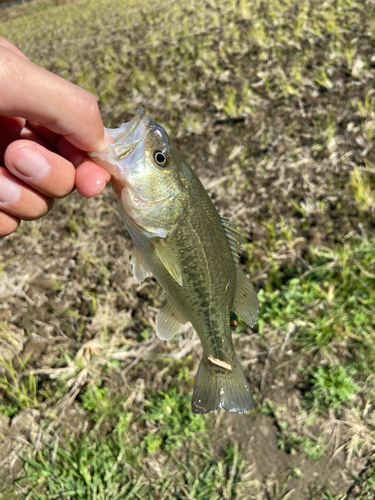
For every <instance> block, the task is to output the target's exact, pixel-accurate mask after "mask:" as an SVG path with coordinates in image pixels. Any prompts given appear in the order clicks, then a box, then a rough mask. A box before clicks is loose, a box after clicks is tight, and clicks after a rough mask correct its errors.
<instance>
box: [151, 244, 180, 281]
mask: <svg viewBox="0 0 375 500" xmlns="http://www.w3.org/2000/svg"><path fill="white" fill-rule="evenodd" d="M154 246H155V251H156V253H157V254H158V257H159V259H160V260H161V261H162V263H163V264H164V267H165V268H166V269H167V271H168V272H169V274H171V275H172V276H173V278H174V279H175V280H176V281H177V283H178V284H179V285H181V286H182V275H181V269H180V266H179V264H178V262H177V259H176V257H175V256H174V254H173V252H172V250H171V249H170V248H169V247H168V245H167V243H165V241H164V239H160V240H159V241H158V243H155V245H154Z"/></svg>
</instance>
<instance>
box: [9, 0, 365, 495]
mask: <svg viewBox="0 0 375 500" xmlns="http://www.w3.org/2000/svg"><path fill="white" fill-rule="evenodd" d="M373 13H374V10H373V6H372V4H371V2H370V1H361V2H360V1H359V0H339V1H333V0H327V1H325V2H323V3H322V2H320V1H318V0H303V1H293V0H290V1H279V0H272V1H269V2H260V1H258V0H252V1H245V0H240V1H239V2H238V1H233V0H225V1H223V2H220V3H219V4H218V3H217V2H216V3H214V2H211V1H210V0H205V1H203V2H200V3H199V4H198V3H191V2H186V1H182V2H179V3H176V2H167V4H160V6H156V5H155V4H154V3H152V2H149V1H148V0H142V1H141V2H134V1H133V0H127V1H126V3H125V2H124V1H123V0H112V1H111V2H109V1H108V0H95V1H93V0H77V1H75V2H67V1H65V0H55V1H54V2H45V1H44V0H33V1H31V2H28V3H25V4H22V5H17V6H14V7H11V8H8V9H2V10H0V34H1V35H2V36H5V37H6V38H8V39H9V40H11V41H12V42H13V43H15V44H16V45H17V46H19V47H20V49H21V50H24V51H25V53H26V54H27V55H28V57H30V59H31V60H33V61H34V62H36V63H38V64H40V65H42V66H44V67H45V68H47V69H49V70H50V71H53V72H55V73H57V74H59V75H61V76H63V77H64V78H67V79H69V80H70V81H72V82H75V83H77V84H79V85H81V86H83V87H84V88H86V89H88V90H89V91H91V92H92V93H93V94H94V95H95V96H96V97H97V99H98V102H99V106H100V109H101V112H102V116H103V120H104V122H105V124H106V125H107V126H118V125H119V123H121V122H122V121H126V120H128V119H129V118H130V117H131V116H132V115H133V114H134V111H135V109H136V108H137V106H138V105H140V104H142V105H144V106H145V108H146V109H147V112H148V114H149V115H150V116H151V117H152V118H154V119H155V120H157V121H158V122H160V123H161V124H162V125H163V126H165V127H166V128H167V130H168V131H170V132H171V135H172V136H173V137H174V138H175V140H176V144H177V146H178V148H179V149H180V150H181V151H182V152H183V153H184V155H185V156H186V158H187V160H188V161H189V162H190V163H191V164H192V165H193V166H194V168H195V169H196V171H197V173H198V175H199V176H200V177H201V179H202V181H203V183H204V185H205V186H206V187H207V189H208V191H209V193H210V195H211V196H212V198H213V200H214V203H215V204H216V206H217V208H218V209H219V211H220V213H222V214H223V215H226V216H230V215H233V216H234V218H235V220H236V222H237V223H238V224H239V225H240V226H241V228H242V230H243V232H244V234H245V236H246V242H245V246H244V250H243V252H242V253H241V256H240V263H241V265H243V266H244V269H245V270H246V271H247V270H250V271H251V275H252V278H253V280H254V285H255V287H256V289H257V292H258V296H259V299H260V313H259V320H258V323H257V325H256V326H255V328H254V330H250V329H248V328H247V327H246V325H244V324H243V323H242V322H241V321H238V325H237V327H236V328H235V329H234V335H233V339H234V343H235V346H236V350H237V352H238V353H239V355H240V357H241V359H242V361H243V364H244V367H245V372H246V376H247V377H248V379H249V381H250V383H251V386H252V388H253V390H254V397H255V400H256V406H255V409H254V410H253V411H252V412H250V413H249V414H248V415H243V416H241V415H230V414H225V413H223V412H218V413H216V414H210V415H208V416H204V417H202V416H194V415H192V413H191V412H190V394H191V391H192V386H193V382H194V377H195V374H196V368H197V365H198V361H199V358H200V350H199V349H200V348H199V342H198V341H197V338H196V337H195V336H194V335H193V333H192V331H191V330H188V329H187V330H186V331H184V332H183V334H182V335H181V336H180V337H179V338H178V339H177V338H176V339H173V341H172V342H169V343H162V342H160V341H158V340H157V339H156V338H155V334H154V330H155V317H156V311H157V309H158V308H159V307H160V303H161V290H160V287H159V286H158V285H157V284H156V283H155V282H154V281H153V280H148V281H147V282H146V283H144V284H142V285H141V286H138V285H137V284H136V283H135V282H134V280H133V279H132V277H131V274H130V269H129V255H130V252H131V251H132V244H131V242H130V239H129V237H128V235H127V234H126V231H125V230H124V226H123V224H122V222H121V220H119V218H118V216H117V210H116V207H115V203H114V202H113V199H112V198H111V196H110V195H108V194H106V195H103V196H102V197H100V198H97V199H93V200H82V199H81V198H79V196H77V194H72V195H71V196H70V197H69V198H67V199H64V200H60V201H59V203H57V204H56V205H57V206H56V208H55V209H54V211H53V212H52V213H51V214H50V215H49V216H47V217H45V218H43V219H42V220H40V221H35V222H32V223H27V224H22V225H21V228H20V230H19V231H18V232H17V233H16V234H15V235H13V236H12V237H10V238H7V239H5V240H2V241H1V242H0V245H1V252H0V273H1V280H0V297H1V309H0V321H1V323H0V359H1V361H0V387H1V389H0V390H1V393H0V419H1V420H0V429H1V426H2V425H5V426H6V427H5V429H6V431H5V432H4V431H3V430H1V431H0V439H3V440H4V441H3V442H4V445H3V442H2V443H1V446H0V463H1V464H2V465H1V467H2V466H3V465H4V472H0V477H1V479H3V477H2V475H3V476H4V481H3V482H4V485H3V486H1V487H0V491H1V489H2V491H1V493H0V497H1V495H2V496H3V497H4V498H12V499H13V498H25V499H26V498H30V499H31V498H35V499H36V498H40V499H42V498H45V499H52V498H63V497H64V496H65V497H67V498H77V499H78V498H92V499H93V498H97V499H99V498H160V499H163V500H164V499H169V498H170V499H172V498H173V499H182V498H183V499H185V498H186V499H192V498H197V499H198V498H202V499H209V500H213V499H219V498H220V499H221V498H224V499H232V498H233V499H234V498H236V499H238V498H244V499H248V498H250V499H257V500H258V499H259V500H263V499H264V500H269V499H271V498H272V499H287V498H289V499H291V498H298V500H305V499H306V500H310V499H321V498H326V499H339V498H340V500H343V499H344V498H345V500H349V499H350V498H372V497H373V493H374V478H375V475H374V463H373V462H374V460H373V450H374V445H375V443H374V435H375V434H374V431H375V429H374V426H375V424H374V422H375V420H374V419H375V417H374V405H373V401H374V398H375V385H374V376H373V373H374V369H375V355H374V352H375V341H374V334H373V332H374V327H375V310H374V305H373V304H374V299H375V286H374V282H375V281H374V280H375V241H374V239H373V237H372V234H373V228H374V205H375V201H374V200H375V198H374V168H373V165H374V163H375V156H374V151H375V150H374V149H373V140H374V130H375V129H374V120H375V117H374V103H375V97H374V92H373V89H372V88H373V79H374V68H373V62H372V57H373V53H372V52H373V51H372V47H373V43H374V39H375V24H374V22H373V18H374V16H373V15H372V14H373ZM224 20H225V22H224ZM233 319H235V318H234V317H233ZM30 409H31V410H37V413H35V414H39V417H38V418H37V420H38V422H37V424H38V426H39V428H38V432H36V433H35V435H36V436H37V438H36V440H35V439H34V438H31V437H30V436H28V435H25V434H22V433H19V434H17V435H14V431H13V427H12V426H10V427H7V425H8V424H9V423H10V422H11V421H12V420H11V419H13V418H14V417H17V418H18V421H20V420H21V421H22V418H23V416H24V415H28V413H27V412H29V411H30ZM33 418H34V417H33ZM35 418H36V417H35ZM2 436H3V437H2ZM33 436H34V434H33ZM38 436H39V437H38ZM10 443H13V444H14V443H16V445H14V446H16V449H15V450H16V451H14V452H12V451H11V449H12V446H13V444H12V446H10V448H7V446H8V445H10ZM2 449H4V450H8V451H7V455H6V456H5V455H4V456H3V455H2V453H3V452H2ZM9 450H10V451H9ZM17 454H18V455H19V456H21V457H22V464H21V463H20V462H19V461H17ZM16 463H17V464H18V468H19V469H18V472H17V470H16V471H15V472H14V474H13V475H11V472H12V471H13V468H12V467H16V466H15V464H16ZM5 467H7V468H5ZM8 472H9V474H8ZM15 477H16V478H18V479H16V481H15V482H14V481H13V479H14V478H15ZM20 478H22V480H21V479H20ZM314 478H315V479H314ZM0 483H1V481H0ZM361 495H362V496H361ZM366 495H367V496H366Z"/></svg>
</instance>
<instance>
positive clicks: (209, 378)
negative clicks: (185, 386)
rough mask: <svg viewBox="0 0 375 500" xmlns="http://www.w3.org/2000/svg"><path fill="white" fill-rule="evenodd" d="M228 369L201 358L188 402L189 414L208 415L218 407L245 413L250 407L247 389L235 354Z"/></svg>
mask: <svg viewBox="0 0 375 500" xmlns="http://www.w3.org/2000/svg"><path fill="white" fill-rule="evenodd" d="M224 364H226V363H224ZM231 368H232V369H231V370H229V369H226V368H222V367H220V366H218V365H217V364H214V363H212V362H211V361H210V360H209V359H208V358H207V357H203V358H202V359H201V362H200V364H199V368H198V373H197V378H196V380H195V386H194V392H193V398H192V402H191V408H192V411H193V413H208V412H209V411H212V410H217V409H218V408H224V409H225V410H229V411H231V412H237V413H246V412H247V411H248V410H250V409H251V408H252V407H253V405H254V402H253V397H252V394H251V390H250V387H249V384H248V382H247V380H246V378H245V375H244V372H243V370H242V366H241V363H240V361H239V359H238V358H237V356H236V355H235V357H234V360H233V363H232V365H231Z"/></svg>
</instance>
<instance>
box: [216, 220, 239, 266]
mask: <svg viewBox="0 0 375 500" xmlns="http://www.w3.org/2000/svg"><path fill="white" fill-rule="evenodd" d="M220 218H221V225H222V226H223V229H224V232H225V235H226V237H227V240H228V243H229V247H230V250H231V252H232V256H233V259H234V262H238V254H239V252H240V250H241V247H242V245H243V243H244V241H245V238H244V235H243V233H242V230H241V228H240V227H239V226H237V224H236V223H235V222H234V221H233V220H232V219H231V218H229V217H222V216H220Z"/></svg>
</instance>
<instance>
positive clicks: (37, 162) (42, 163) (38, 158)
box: [13, 148, 51, 179]
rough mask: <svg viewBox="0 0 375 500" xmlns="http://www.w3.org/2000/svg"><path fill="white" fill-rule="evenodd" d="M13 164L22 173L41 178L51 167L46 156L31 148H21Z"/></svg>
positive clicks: (31, 177)
mask: <svg viewBox="0 0 375 500" xmlns="http://www.w3.org/2000/svg"><path fill="white" fill-rule="evenodd" d="M13 165H14V168H16V169H17V170H18V172H19V173H20V174H22V175H23V176H25V177H29V178H30V179H41V178H42V177H44V176H46V175H47V174H48V172H49V171H50V169H51V165H50V164H49V163H48V161H47V160H46V159H45V157H44V156H43V155H41V154H40V153H39V152H38V151H36V150H35V149H31V148H21V149H19V150H18V151H17V153H16V154H15V155H14V157H13Z"/></svg>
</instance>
